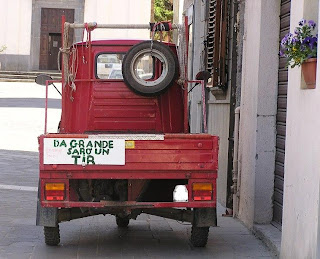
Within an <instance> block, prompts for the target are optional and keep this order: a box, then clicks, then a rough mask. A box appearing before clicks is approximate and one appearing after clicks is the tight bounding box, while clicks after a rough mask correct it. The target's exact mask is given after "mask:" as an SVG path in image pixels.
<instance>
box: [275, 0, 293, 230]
mask: <svg viewBox="0 0 320 259" xmlns="http://www.w3.org/2000/svg"><path fill="white" fill-rule="evenodd" d="M290 8H291V0H281V12H280V40H281V39H282V38H283V37H284V36H285V35H286V34H287V33H288V32H289V31H290ZM285 65H286V59H285V58H281V57H280V58H279V73H278V76H279V79H278V108H277V141H276V160H275V180H274V200H273V221H274V222H275V223H276V224H280V225H281V224H282V207H283V184H284V157H285V140H286V113H287V87H288V69H287V68H286V67H285Z"/></svg>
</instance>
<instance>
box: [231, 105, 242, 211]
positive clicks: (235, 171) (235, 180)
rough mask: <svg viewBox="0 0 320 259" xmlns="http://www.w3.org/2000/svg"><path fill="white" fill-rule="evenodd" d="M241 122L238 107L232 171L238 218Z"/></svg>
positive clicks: (235, 207)
mask: <svg viewBox="0 0 320 259" xmlns="http://www.w3.org/2000/svg"><path fill="white" fill-rule="evenodd" d="M239 122H240V107H237V108H236V109H235V118H234V146H233V170H232V181H233V185H232V191H233V217H236V216H237V215H238V210H239V197H240V170H239V166H238V157H239V155H238V151H239Z"/></svg>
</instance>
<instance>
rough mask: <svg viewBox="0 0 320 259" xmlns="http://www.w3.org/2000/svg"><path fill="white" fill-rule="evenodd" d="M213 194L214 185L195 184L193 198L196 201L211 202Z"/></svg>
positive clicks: (193, 185)
mask: <svg viewBox="0 0 320 259" xmlns="http://www.w3.org/2000/svg"><path fill="white" fill-rule="evenodd" d="M212 194H213V186H212V183H193V184H192V197H193V200H194V201H211V200H212Z"/></svg>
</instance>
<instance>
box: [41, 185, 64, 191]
mask: <svg viewBox="0 0 320 259" xmlns="http://www.w3.org/2000/svg"><path fill="white" fill-rule="evenodd" d="M45 189H46V191H64V189H65V184H64V183H46V187H45Z"/></svg>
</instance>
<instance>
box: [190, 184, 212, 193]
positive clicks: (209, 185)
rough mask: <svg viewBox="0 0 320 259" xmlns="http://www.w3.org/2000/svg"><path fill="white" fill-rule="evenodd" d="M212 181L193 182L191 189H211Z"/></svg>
mask: <svg viewBox="0 0 320 259" xmlns="http://www.w3.org/2000/svg"><path fill="white" fill-rule="evenodd" d="M212 189H213V188H212V183H193V185H192V190H194V191H212Z"/></svg>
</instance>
